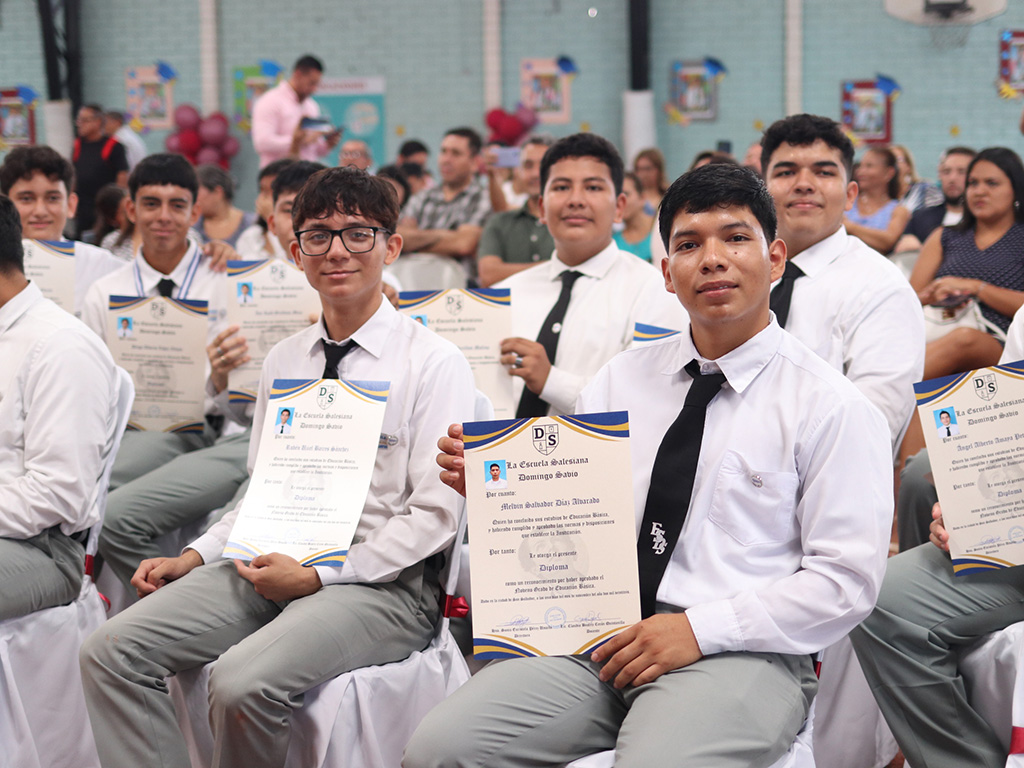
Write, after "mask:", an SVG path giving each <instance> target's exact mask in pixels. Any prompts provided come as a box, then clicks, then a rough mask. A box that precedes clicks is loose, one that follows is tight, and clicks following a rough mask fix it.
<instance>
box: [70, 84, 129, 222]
mask: <svg viewBox="0 0 1024 768" xmlns="http://www.w3.org/2000/svg"><path fill="white" fill-rule="evenodd" d="M103 120H104V118H103V107H101V106H100V105H99V104H86V105H85V106H84V107H82V108H81V109H79V110H78V117H77V118H76V119H75V128H76V130H77V131H78V138H77V139H75V142H74V145H73V148H72V151H71V161H72V163H73V164H74V167H75V188H74V190H73V191H74V192H76V193H77V194H78V210H77V212H76V213H75V229H74V237H75V239H76V240H81V239H83V238H85V239H88V240H89V241H90V242H92V239H91V237H88V236H86V233H88V232H90V231H91V230H92V226H93V221H94V220H95V218H96V217H95V213H94V205H95V201H96V193H97V192H99V191H100V188H101V187H103V186H105V185H106V184H117V185H118V186H119V187H123V186H126V185H127V183H128V158H127V156H126V154H125V149H124V145H122V144H121V143H120V142H119V141H118V140H117V139H115V138H114V137H113V136H106V135H105V134H104V133H103V127H104V123H103Z"/></svg>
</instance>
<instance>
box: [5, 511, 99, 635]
mask: <svg viewBox="0 0 1024 768" xmlns="http://www.w3.org/2000/svg"><path fill="white" fill-rule="evenodd" d="M84 563H85V551H84V550H83V549H82V545H81V544H79V543H77V542H75V541H73V540H71V539H69V538H68V537H67V536H65V535H64V534H63V533H61V532H60V529H59V528H55V529H51V530H48V531H43V532H42V533H40V534H39V535H38V536H33V537H32V538H31V539H26V540H21V539H0V584H2V585H3V587H2V589H0V620H3V619H10V618H13V617H15V616H25V615H26V614H29V613H32V612H33V611H39V610H42V609H43V608H52V607H53V606H56V605H66V604H67V603H70V602H71V601H72V600H74V599H75V598H76V597H77V596H78V592H79V590H80V589H81V586H82V573H83V569H84Z"/></svg>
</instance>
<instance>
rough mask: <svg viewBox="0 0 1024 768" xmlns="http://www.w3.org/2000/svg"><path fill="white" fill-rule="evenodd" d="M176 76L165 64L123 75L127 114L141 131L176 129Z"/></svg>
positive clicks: (133, 68) (129, 69)
mask: <svg viewBox="0 0 1024 768" xmlns="http://www.w3.org/2000/svg"><path fill="white" fill-rule="evenodd" d="M175 79H177V73H176V72H175V71H174V69H173V68H172V67H171V66H170V65H169V64H166V63H164V62H157V63H156V64H152V65H148V66H145V67H129V68H128V69H126V70H125V73H124V90H125V94H126V99H125V110H126V111H127V112H128V114H129V115H130V116H131V121H132V122H133V123H137V124H138V125H140V126H141V127H142V128H172V127H174V81H175Z"/></svg>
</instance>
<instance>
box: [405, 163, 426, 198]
mask: <svg viewBox="0 0 1024 768" xmlns="http://www.w3.org/2000/svg"><path fill="white" fill-rule="evenodd" d="M398 168H399V170H400V171H401V172H402V173H404V174H405V179H406V181H408V182H409V196H410V197H411V196H412V195H418V194H419V193H420V192H422V191H423V190H424V189H429V188H430V187H432V186H433V185H434V180H433V179H432V178H431V176H430V171H429V170H427V168H426V166H423V165H420V164H419V163H402V164H401V165H400V166H398Z"/></svg>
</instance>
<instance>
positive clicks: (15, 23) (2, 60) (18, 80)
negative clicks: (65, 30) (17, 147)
mask: <svg viewBox="0 0 1024 768" xmlns="http://www.w3.org/2000/svg"><path fill="white" fill-rule="evenodd" d="M18 85H27V86H29V87H30V88H32V89H33V90H35V92H36V93H38V94H39V97H40V98H41V99H45V98H46V64H45V60H44V57H43V37H42V33H41V32H40V31H39V14H38V13H37V11H36V4H35V2H34V0H5V2H3V3H2V5H0V88H5V89H6V88H13V87H14V86H18ZM45 130H46V125H45V121H44V120H43V111H42V110H41V109H37V110H36V135H37V136H39V137H43V136H45V135H46V133H45ZM2 155H3V153H2V152H0V156H2Z"/></svg>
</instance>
